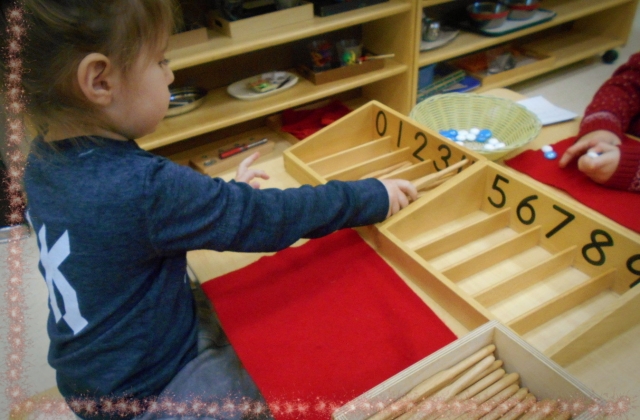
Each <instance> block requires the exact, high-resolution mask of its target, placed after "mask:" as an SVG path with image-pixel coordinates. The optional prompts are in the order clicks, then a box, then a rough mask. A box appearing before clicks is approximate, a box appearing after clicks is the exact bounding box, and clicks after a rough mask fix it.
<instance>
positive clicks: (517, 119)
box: [409, 93, 542, 160]
mask: <svg viewBox="0 0 640 420" xmlns="http://www.w3.org/2000/svg"><path fill="white" fill-rule="evenodd" d="M409 117H410V118H412V119H414V120H415V121H417V122H419V123H420V124H423V125H425V126H427V127H428V128H430V129H432V130H435V131H440V130H450V129H455V130H469V129H471V128H474V127H476V128H479V129H484V128H488V129H489V130H491V131H492V133H493V137H495V138H497V139H498V140H500V141H501V142H503V143H504V144H506V147H503V148H501V149H497V150H484V149H483V148H484V144H482V143H478V142H465V146H467V147H468V148H469V149H472V150H474V151H476V152H478V153H481V154H482V155H484V156H486V157H487V159H490V160H496V159H499V158H501V157H502V156H504V155H506V154H507V153H509V152H511V151H513V150H515V149H517V148H519V147H522V146H524V145H525V144H527V143H529V142H530V141H531V140H533V139H535V138H536V137H537V135H538V133H540V129H541V128H542V123H541V122H540V120H539V119H538V117H537V116H536V115H535V114H534V113H532V112H531V111H529V110H528V109H526V108H525V107H524V106H522V105H519V104H517V103H515V102H513V101H510V100H508V99H502V98H495V97H491V96H482V95H478V94H473V93H448V94H442V95H435V96H432V97H430V98H427V99H425V100H424V101H422V102H420V103H418V104H417V105H416V106H415V107H414V108H413V109H412V110H411V113H410V114H409Z"/></svg>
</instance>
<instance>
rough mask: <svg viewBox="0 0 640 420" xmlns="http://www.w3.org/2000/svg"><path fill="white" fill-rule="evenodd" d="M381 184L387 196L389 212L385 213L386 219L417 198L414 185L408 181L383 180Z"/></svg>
mask: <svg viewBox="0 0 640 420" xmlns="http://www.w3.org/2000/svg"><path fill="white" fill-rule="evenodd" d="M381 182H382V183H383V184H384V186H385V188H386V189H387V193H388V194H389V212H388V213H387V217H389V216H393V215H394V214H396V213H397V212H399V211H400V210H402V209H403V208H405V207H407V206H408V205H409V203H411V202H412V201H414V200H416V199H417V198H418V190H416V187H415V185H413V184H412V183H411V182H410V181H406V180H404V179H383V180H381Z"/></svg>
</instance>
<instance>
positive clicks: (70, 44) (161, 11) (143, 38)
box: [21, 0, 178, 134]
mask: <svg viewBox="0 0 640 420" xmlns="http://www.w3.org/2000/svg"><path fill="white" fill-rule="evenodd" d="M22 3H23V7H24V11H25V20H26V24H27V38H26V40H25V43H24V44H25V45H24V47H23V51H21V56H22V62H23V68H24V72H23V76H22V85H23V88H24V91H25V96H26V99H27V103H26V107H27V115H28V116H29V118H30V119H31V121H32V122H33V123H34V125H35V126H36V128H37V130H38V132H39V134H42V133H44V132H46V130H47V129H46V127H47V126H48V124H50V123H52V122H55V124H57V125H59V126H60V125H62V126H73V127H91V126H96V125H97V124H98V121H99V119H98V113H97V110H96V109H95V108H94V107H93V106H92V105H91V104H90V103H88V101H87V100H86V99H85V98H84V96H83V95H82V94H81V93H80V91H79V88H78V86H77V80H76V72H77V69H78V65H79V64H80V62H81V61H82V59H83V58H84V57H86V55H87V54H89V53H92V52H97V53H102V54H104V55H105V56H107V57H109V59H110V60H112V62H113V63H114V65H116V66H118V67H119V68H120V69H121V71H122V72H123V74H124V75H125V77H126V74H127V72H128V71H129V70H130V68H131V66H132V65H133V64H134V63H135V61H136V59H137V58H138V56H139V54H141V53H142V52H143V49H151V50H153V49H155V48H158V47H160V46H159V45H158V43H159V42H161V40H162V39H163V35H166V34H170V33H172V32H173V30H174V28H175V25H176V21H177V20H176V16H178V13H176V11H177V6H176V3H175V1H174V0H23V2H22Z"/></svg>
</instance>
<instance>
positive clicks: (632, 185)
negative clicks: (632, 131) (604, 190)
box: [604, 140, 640, 192]
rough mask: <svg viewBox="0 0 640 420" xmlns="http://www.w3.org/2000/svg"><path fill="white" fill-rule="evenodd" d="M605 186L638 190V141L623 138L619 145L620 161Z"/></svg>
mask: <svg viewBox="0 0 640 420" xmlns="http://www.w3.org/2000/svg"><path fill="white" fill-rule="evenodd" d="M604 185H605V186H607V187H611V188H616V189H620V190H627V191H638V192H640V142H637V141H633V140H625V141H624V142H623V143H622V145H621V146H620V163H619V164H618V168H617V169H616V171H615V172H614V173H613V175H612V176H611V178H609V180H608V181H607V182H606V183H605V184H604Z"/></svg>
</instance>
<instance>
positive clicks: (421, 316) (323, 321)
mask: <svg viewBox="0 0 640 420" xmlns="http://www.w3.org/2000/svg"><path fill="white" fill-rule="evenodd" d="M203 289H204V291H205V293H206V294H207V295H208V296H209V298H210V299H211V300H212V302H213V304H214V306H215V308H216V311H217V312H218V316H219V318H220V321H221V323H222V326H223V328H224V329H225V331H226V333H227V335H228V337H229V340H230V341H231V343H232V345H233V346H234V348H235V349H236V351H237V353H238V356H239V357H240V359H241V360H242V362H243V364H244V366H245V367H246V368H247V370H248V371H249V373H250V374H251V376H252V377H253V379H254V380H255V381H256V383H257V385H258V387H259V388H260V390H261V391H262V393H263V394H264V396H265V399H266V400H267V402H268V403H269V405H270V406H271V408H272V410H273V411H274V415H275V416H276V418H277V419H292V418H303V419H309V420H312V419H325V420H326V419H329V418H330V416H331V412H332V411H333V409H335V408H337V407H339V406H340V405H342V404H344V403H345V402H347V401H349V400H351V399H353V398H355V397H357V396H358V395H360V394H362V393H363V392H365V391H367V390H368V389H370V388H372V387H374V386H376V385H377V384H379V383H380V382H383V381H384V380H386V379H388V378H389V377H391V376H393V375H394V374H396V373H398V372H399V371H401V370H402V369H404V368H406V367H408V366H410V365H412V364H413V363H415V362H417V361H418V360H420V359H422V358H424V357H426V356H427V355H429V354H431V353H433V352H434V351H436V350H438V349H440V348H441V347H444V346H445V345H447V344H449V343H450V342H452V341H454V340H455V339H456V336H455V335H454V334H453V333H452V332H451V331H450V330H449V329H448V328H447V327H446V326H445V325H444V324H443V323H442V321H440V320H439V319H438V318H437V317H436V316H435V314H434V313H433V312H432V311H431V310H430V309H429V308H428V307H427V306H426V305H425V304H424V303H423V302H422V301H421V300H420V299H419V298H418V297H417V296H416V295H415V294H414V293H413V292H412V291H411V289H409V287H408V286H407V285H406V284H405V283H404V282H403V281H402V279H401V278H400V277H398V276H397V274H396V273H395V272H394V271H393V270H392V269H391V267H389V266H388V265H387V264H386V263H385V262H384V260H382V258H380V256H379V255H377V254H376V252H375V251H374V250H373V249H372V248H371V247H369V245H368V244H367V243H366V242H364V240H362V239H361V238H360V236H359V235H358V234H357V233H356V232H355V231H353V230H351V229H346V230H342V231H339V232H336V233H333V234H331V235H329V236H326V237H324V238H321V239H315V240H310V241H308V242H307V243H305V244H304V245H302V246H299V247H292V248H288V249H286V250H283V251H280V252H278V253H277V254H275V255H274V256H269V257H263V258H261V259H260V260H258V261H257V262H255V263H253V264H251V265H249V266H247V267H245V268H243V269H240V270H237V271H234V272H232V273H229V274H226V275H224V276H222V277H218V278H216V279H214V280H212V281H208V282H206V283H204V284H203Z"/></svg>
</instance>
